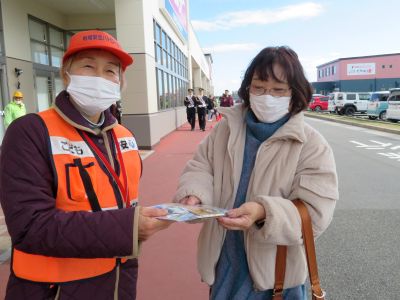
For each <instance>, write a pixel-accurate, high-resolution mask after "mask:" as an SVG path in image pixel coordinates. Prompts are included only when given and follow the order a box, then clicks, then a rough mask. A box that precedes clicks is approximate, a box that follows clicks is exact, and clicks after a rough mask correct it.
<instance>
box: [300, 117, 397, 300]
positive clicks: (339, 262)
mask: <svg viewBox="0 0 400 300" xmlns="http://www.w3.org/2000/svg"><path fill="white" fill-rule="evenodd" d="M307 122H308V123H309V124H311V125H312V126H313V127H315V128H316V129H317V130H319V131H320V132H321V133H322V134H323V136H324V137H325V138H326V139H327V140H328V142H329V144H330V145H331V146H332V148H333V151H334V154H335V159H336V164H337V172H338V177H339V192H340V199H339V201H338V203H337V207H336V211H335V214H334V218H333V221H332V223H331V225H330V227H329V228H328V230H327V231H326V232H325V233H324V234H323V235H322V236H321V237H320V238H319V239H318V240H317V242H316V247H317V254H318V262H319V272H320V277H321V282H322V285H323V287H324V288H325V289H326V291H327V294H328V298H327V299H331V300H333V299H337V300H342V299H365V300H392V299H400V251H399V249H400V234H399V224H400V201H399V200H400V198H399V186H400V185H399V178H400V177H399V174H400V135H396V134H390V133H386V132H382V131H375V130H370V129H366V128H361V127H354V126H350V125H344V124H338V123H332V122H326V121H322V120H315V119H310V118H308V119H307Z"/></svg>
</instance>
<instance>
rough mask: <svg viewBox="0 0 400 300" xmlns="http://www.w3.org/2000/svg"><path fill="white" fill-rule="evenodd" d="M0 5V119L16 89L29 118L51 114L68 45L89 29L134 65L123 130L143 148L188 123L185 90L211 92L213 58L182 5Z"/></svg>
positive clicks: (43, 0) (180, 1) (165, 0)
mask: <svg viewBox="0 0 400 300" xmlns="http://www.w3.org/2000/svg"><path fill="white" fill-rule="evenodd" d="M0 3H1V22H0V24H1V25H0V26H1V27H0V85H1V86H0V87H1V93H0V94H1V101H0V111H2V110H3V108H4V107H5V105H6V104H7V103H8V102H9V101H10V99H11V97H12V94H13V92H14V91H15V90H16V89H18V88H19V89H20V90H21V91H22V92H23V93H24V96H25V97H24V100H25V104H26V107H27V111H28V112H31V113H34V112H39V111H42V110H44V109H47V108H48V107H50V106H51V104H52V102H53V101H54V99H55V97H56V95H57V94H58V93H59V92H60V91H61V90H63V89H64V86H63V83H62V80H61V78H60V75H59V69H60V66H61V62H62V56H63V53H64V51H65V50H66V48H67V47H68V43H69V39H70V37H71V36H72V35H73V34H74V33H75V32H78V31H81V30H88V29H100V30H103V31H106V32H108V33H110V34H112V35H113V36H115V37H116V38H117V39H118V41H119V42H120V44H121V46H122V47H123V48H124V49H125V50H126V51H127V52H128V53H129V54H130V55H132V56H133V57H134V64H133V66H131V67H129V68H128V69H127V71H126V79H127V80H126V81H127V87H126V89H125V90H124V91H123V93H122V107H123V118H122V122H123V124H124V125H125V126H126V127H128V128H129V129H131V130H132V131H133V132H134V133H135V136H136V138H137V140H138V143H139V146H140V147H141V148H143V149H149V148H152V147H153V146H154V145H156V144H157V143H158V142H159V141H160V139H161V138H162V137H163V136H165V135H166V134H168V133H170V132H171V131H173V130H175V129H176V128H177V127H179V126H180V125H182V124H183V123H185V122H186V112H185V107H184V105H183V99H184V97H185V95H186V93H187V89H188V88H189V87H192V88H195V89H197V88H200V87H201V88H204V89H205V92H206V93H212V92H213V84H212V67H211V65H212V57H211V55H209V54H207V55H205V54H204V53H203V51H202V49H201V47H200V44H199V41H198V40H197V38H196V36H195V33H194V32H193V28H192V26H191V24H190V17H189V1H188V0H69V1H64V0H1V2H0ZM0 123H1V124H0V138H2V137H3V135H4V128H3V122H0Z"/></svg>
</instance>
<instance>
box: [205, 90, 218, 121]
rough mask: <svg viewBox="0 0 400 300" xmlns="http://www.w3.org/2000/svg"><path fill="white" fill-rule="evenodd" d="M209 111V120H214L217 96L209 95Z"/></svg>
mask: <svg viewBox="0 0 400 300" xmlns="http://www.w3.org/2000/svg"><path fill="white" fill-rule="evenodd" d="M207 111H208V118H207V119H208V121H212V117H213V115H216V114H215V98H214V96H212V95H209V96H208V103H207Z"/></svg>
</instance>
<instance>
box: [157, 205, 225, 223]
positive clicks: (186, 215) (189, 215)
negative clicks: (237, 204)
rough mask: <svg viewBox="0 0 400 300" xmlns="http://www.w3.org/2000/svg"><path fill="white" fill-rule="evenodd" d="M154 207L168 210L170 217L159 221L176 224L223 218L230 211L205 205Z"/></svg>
mask: <svg viewBox="0 0 400 300" xmlns="http://www.w3.org/2000/svg"><path fill="white" fill-rule="evenodd" d="M154 207H157V208H162V209H166V210H168V215H166V216H163V217H157V219H160V220H169V221H175V222H192V221H201V220H203V219H208V218H216V217H222V216H225V215H226V213H227V211H228V210H227V209H223V208H218V207H213V206H209V205H203V204H198V205H186V204H181V203H163V204H158V205H155V206H154Z"/></svg>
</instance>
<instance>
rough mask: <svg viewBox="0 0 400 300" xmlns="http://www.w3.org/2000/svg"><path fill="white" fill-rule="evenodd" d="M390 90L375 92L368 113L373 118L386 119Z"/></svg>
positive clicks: (369, 103) (370, 100)
mask: <svg viewBox="0 0 400 300" xmlns="http://www.w3.org/2000/svg"><path fill="white" fill-rule="evenodd" d="M389 93H390V92H389V91H379V92H373V93H372V94H371V98H370V99H369V102H368V109H367V115H368V118H370V119H371V120H375V119H377V118H379V119H381V120H386V110H387V107H388V102H387V100H388V98H389Z"/></svg>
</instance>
